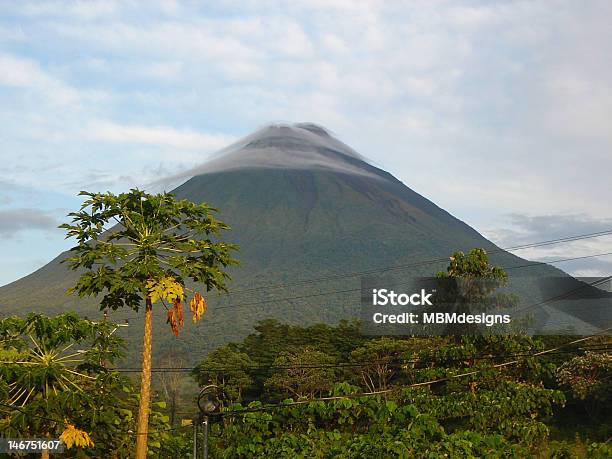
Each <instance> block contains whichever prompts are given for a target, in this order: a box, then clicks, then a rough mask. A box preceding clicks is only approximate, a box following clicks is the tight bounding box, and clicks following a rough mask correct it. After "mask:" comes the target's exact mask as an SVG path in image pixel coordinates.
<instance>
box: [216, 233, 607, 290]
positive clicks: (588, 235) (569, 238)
mask: <svg viewBox="0 0 612 459" xmlns="http://www.w3.org/2000/svg"><path fill="white" fill-rule="evenodd" d="M609 235H612V229H608V230H604V231H598V232H594V233H586V234H581V235H575V236H567V237H563V238H557V239H549V240H545V241H539V242H532V243H529V244H523V245H517V246H512V247H506V248H498V249H493V250H491V251H487V253H488V254H495V253H502V252H509V251H517V250H524V249H530V248H535V247H541V246H547V245H553V244H559V243H564V242H574V241H579V240H583V239H592V238H596V237H601V236H609ZM606 255H609V254H606ZM576 259H577V258H576ZM569 260H571V259H568V260H566V261H569ZM445 261H448V257H445V258H435V259H430V260H423V261H420V262H415V263H409V264H403V265H395V266H386V267H381V268H372V269H369V270H365V271H355V272H349V273H344V274H337V275H330V276H323V277H318V278H313V279H305V280H301V281H295V282H289V283H283V284H277V285H272V286H269V285H268V286H259V287H252V288H248V289H243V290H236V291H234V292H231V293H229V294H228V295H238V294H241V293H248V292H253V291H257V290H267V289H276V288H285V287H289V286H294V285H302V284H309V283H317V282H321V281H327V280H332V279H343V278H346V277H355V276H363V275H367V274H372V273H375V272H380V271H391V270H397V269H406V268H413V267H417V266H422V265H428V264H435V263H443V262H445ZM542 264H546V263H542Z"/></svg>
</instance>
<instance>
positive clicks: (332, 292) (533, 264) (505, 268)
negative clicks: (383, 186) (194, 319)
mask: <svg viewBox="0 0 612 459" xmlns="http://www.w3.org/2000/svg"><path fill="white" fill-rule="evenodd" d="M609 255H612V252H605V253H596V254H592V255H583V256H579V257H571V258H562V259H558V260H551V261H546V262H543V261H534V262H530V263H527V264H523V265H513V266H501V268H502V269H504V270H511V269H522V268H530V267H534V266H541V265H553V264H557V263H563V262H566V261H573V260H584V259H587V258H596V257H603V256H609ZM447 260H448V258H446V259H444V260H442V261H447ZM435 262H436V263H437V262H438V261H435ZM423 264H432V261H424V262H422V263H415V264H412V265H410V266H409V267H416V266H421V265H423ZM391 269H393V268H389V270H391ZM346 277H350V276H346ZM332 278H334V277H326V278H320V279H321V280H329V279H332ZM286 285H289V284H286ZM291 285H293V284H291ZM270 288H271V289H275V288H281V287H280V286H270ZM260 289H263V287H260V288H258V289H257V290H260ZM360 290H361V288H353V289H347V290H336V291H331V292H323V293H312V294H308V295H301V296H296V297H288V298H272V299H269V300H262V301H256V302H250V303H239V304H228V305H225V306H216V307H214V308H211V310H212V311H216V310H219V309H230V308H241V307H244V306H253V305H258V304H265V303H274V302H277V301H287V300H296V299H304V298H310V297H316V296H324V295H334V294H339V293H351V292H356V291H360ZM240 292H241V293H242V292H246V290H245V291H240ZM234 293H238V292H234ZM232 294H233V293H230V294H227V295H232ZM227 295H226V296H227ZM137 318H139V316H129V317H124V318H121V319H118V320H125V321H129V320H132V319H137Z"/></svg>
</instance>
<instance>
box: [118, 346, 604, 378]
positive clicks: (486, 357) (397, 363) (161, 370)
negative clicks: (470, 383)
mask: <svg viewBox="0 0 612 459" xmlns="http://www.w3.org/2000/svg"><path fill="white" fill-rule="evenodd" d="M611 349H612V342H610V343H598V344H594V345H590V346H589V345H586V346H581V347H580V348H577V349H573V350H564V351H559V352H558V354H573V353H579V352H582V351H608V350H611ZM529 356H531V354H495V355H491V354H488V355H480V356H466V357H464V358H437V359H433V358H432V359H419V358H416V359H390V360H370V361H368V362H336V363H328V364H317V365H260V366H257V367H223V368H203V369H202V372H210V373H223V372H231V371H267V370H294V369H295V370H297V369H322V368H353V367H367V366H371V365H376V364H385V365H389V366H404V365H409V364H411V363H422V364H428V363H450V362H463V361H468V360H492V359H498V358H513V357H529ZM196 370H197V367H175V368H173V367H153V368H151V371H152V372H153V373H180V372H192V371H196ZM109 371H118V372H125V373H140V372H141V371H142V369H140V368H129V367H128V368H109Z"/></svg>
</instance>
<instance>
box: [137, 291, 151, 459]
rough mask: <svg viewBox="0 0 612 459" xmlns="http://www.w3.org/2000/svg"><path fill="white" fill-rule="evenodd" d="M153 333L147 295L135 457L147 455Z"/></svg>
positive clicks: (143, 458)
mask: <svg viewBox="0 0 612 459" xmlns="http://www.w3.org/2000/svg"><path fill="white" fill-rule="evenodd" d="M152 335H153V307H152V305H151V298H150V297H147V299H146V306H145V323H144V334H143V345H142V374H141V376H140V406H139V408H138V427H137V429H136V459H146V457H147V437H148V433H149V404H150V401H151V340H152V337H153V336H152Z"/></svg>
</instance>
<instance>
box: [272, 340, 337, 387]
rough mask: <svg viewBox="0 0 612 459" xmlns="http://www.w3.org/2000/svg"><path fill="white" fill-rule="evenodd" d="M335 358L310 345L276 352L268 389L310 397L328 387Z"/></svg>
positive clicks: (330, 383)
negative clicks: (277, 353) (276, 355)
mask: <svg viewBox="0 0 612 459" xmlns="http://www.w3.org/2000/svg"><path fill="white" fill-rule="evenodd" d="M334 361H335V359H334V358H333V357H332V356H330V355H327V354H326V353H325V352H321V351H318V350H316V349H314V348H312V347H311V346H295V347H292V348H290V349H287V350H285V351H282V352H280V353H279V355H278V357H277V358H276V359H275V360H274V367H275V368H274V370H273V371H272V376H270V378H268V379H267V380H266V382H265V386H266V387H267V388H272V389H277V390H278V391H279V392H280V393H281V395H291V396H294V397H298V398H301V397H307V398H313V397H316V396H319V395H321V394H322V393H323V392H324V391H328V390H329V389H330V388H331V385H332V381H333V380H334V377H335V371H334V367H333V364H334Z"/></svg>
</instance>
